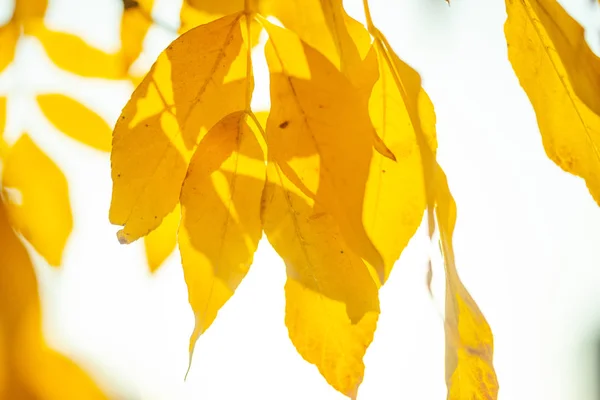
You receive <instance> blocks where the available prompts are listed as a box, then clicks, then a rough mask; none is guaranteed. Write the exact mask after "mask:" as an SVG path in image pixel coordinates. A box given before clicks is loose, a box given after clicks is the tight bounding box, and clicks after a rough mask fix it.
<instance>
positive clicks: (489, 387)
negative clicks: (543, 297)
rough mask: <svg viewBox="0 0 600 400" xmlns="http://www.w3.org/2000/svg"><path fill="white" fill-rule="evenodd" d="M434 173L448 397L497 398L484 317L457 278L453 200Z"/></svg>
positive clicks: (441, 178)
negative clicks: (443, 286)
mask: <svg viewBox="0 0 600 400" xmlns="http://www.w3.org/2000/svg"><path fill="white" fill-rule="evenodd" d="M436 172H437V175H436V189H437V196H436V216H437V221H438V224H439V225H438V226H439V233H440V241H441V245H442V253H443V255H444V264H445V269H446V316H445V330H446V384H447V386H448V400H463V399H482V400H483V399H490V400H493V399H497V398H498V380H497V379H496V372H495V371H494V367H493V354H494V339H493V336H492V331H491V329H490V326H489V325H488V323H487V321H486V319H485V317H484V316H483V314H482V313H481V311H480V310H479V307H478V306H477V304H476V303H475V300H473V298H472V297H471V295H470V294H469V292H468V291H467V289H466V288H465V286H464V285H463V283H462V282H461V280H460V278H459V276H458V272H457V270H456V264H455V261H454V249H453V246H452V235H453V232H454V225H455V223H456V204H455V203H454V199H453V198H452V195H451V194H450V190H449V188H448V182H447V181H446V176H445V175H444V173H443V171H442V170H441V168H439V167H438V169H437V171H436Z"/></svg>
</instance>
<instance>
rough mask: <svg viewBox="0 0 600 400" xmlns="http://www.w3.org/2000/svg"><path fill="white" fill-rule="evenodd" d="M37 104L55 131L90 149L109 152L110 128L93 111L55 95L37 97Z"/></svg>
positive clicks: (67, 98)
mask: <svg viewBox="0 0 600 400" xmlns="http://www.w3.org/2000/svg"><path fill="white" fill-rule="evenodd" d="M37 102H38V104H39V106H40V108H41V110H42V112H43V113H44V115H45V116H46V118H47V119H48V120H49V121H50V122H51V123H52V124H53V125H54V126H55V127H56V129H58V130H59V131H61V132H62V133H64V134H66V135H67V136H70V137H72V138H73V139H75V140H77V141H79V142H81V143H83V144H86V145H88V146H90V147H93V148H95V149H98V150H100V151H110V147H111V144H110V142H111V137H112V133H111V128H110V127H109V126H108V124H107V123H106V121H104V119H102V117H100V116H99V115H98V114H96V113H95V112H94V111H92V110H90V109H89V108H87V107H85V106H84V105H83V104H81V103H80V102H78V101H75V100H73V99H72V98H70V97H67V96H65V95H62V94H57V93H53V94H43V95H39V96H37Z"/></svg>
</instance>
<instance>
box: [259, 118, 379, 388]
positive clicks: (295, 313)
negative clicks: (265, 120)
mask: <svg viewBox="0 0 600 400" xmlns="http://www.w3.org/2000/svg"><path fill="white" fill-rule="evenodd" d="M277 121H278V120H277V119H271V118H270V119H269V123H270V124H274V123H277ZM262 216H263V224H264V230H265V233H266V235H267V237H268V239H269V242H270V243H271V245H272V246H273V248H274V249H275V251H277V253H278V254H279V255H280V256H281V258H282V259H283V260H284V261H285V264H286V267H287V277H288V279H287V282H286V285H285V297H286V308H285V323H286V326H287V328H288V331H289V335H290V339H291V340H292V343H294V346H295V347H296V349H297V350H298V353H300V355H302V357H303V358H304V359H305V360H306V361H308V362H310V363H312V364H315V365H316V366H317V367H318V369H319V371H320V372H321V374H322V375H323V377H324V378H325V379H326V380H327V382H328V383H329V384H330V385H331V386H333V387H334V388H335V389H336V390H338V391H340V392H341V393H343V394H345V395H347V396H349V397H351V398H355V397H356V394H357V391H358V387H359V385H360V383H361V382H362V380H363V375H364V368H365V366H364V363H363V357H364V355H365V352H366V350H367V347H368V346H369V344H370V343H371V341H372V340H373V334H374V332H375V328H376V325H377V318H378V316H379V300H378V295H377V285H376V284H375V281H374V280H373V278H372V277H371V275H370V272H369V270H368V268H367V266H366V265H365V263H364V262H363V261H362V260H361V259H360V257H358V256H357V255H356V254H354V252H353V249H352V247H350V246H348V245H347V244H346V242H345V241H344V238H343V235H342V234H341V232H340V229H339V228H338V225H337V223H336V221H335V219H334V218H333V216H332V215H331V214H330V213H328V212H327V211H325V210H324V209H323V208H322V207H320V206H319V204H316V203H315V202H314V200H313V199H312V198H311V197H310V196H307V195H306V194H304V193H302V191H301V190H300V189H299V188H298V187H297V186H296V184H295V183H294V182H293V181H292V180H290V179H289V178H288V177H287V176H286V174H285V173H284V171H283V170H282V168H280V166H279V163H278V162H277V161H276V159H272V158H271V159H270V160H269V164H268V167H267V185H266V187H265V192H264V195H263V212H262Z"/></svg>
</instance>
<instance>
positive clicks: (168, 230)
mask: <svg viewBox="0 0 600 400" xmlns="http://www.w3.org/2000/svg"><path fill="white" fill-rule="evenodd" d="M180 219H181V209H180V208H179V205H177V207H175V209H174V210H173V211H171V213H170V214H168V215H167V216H166V217H165V218H164V219H163V220H162V223H161V224H160V225H159V227H158V228H156V229H155V230H153V231H152V232H150V233H149V234H148V235H147V236H146V237H144V249H145V250H146V260H147V261H148V267H149V268H150V272H152V273H154V272H156V271H157V270H158V269H159V268H160V266H161V265H162V263H163V262H165V260H166V259H167V257H169V256H170V255H171V253H173V250H175V247H176V246H177V229H179V220H180Z"/></svg>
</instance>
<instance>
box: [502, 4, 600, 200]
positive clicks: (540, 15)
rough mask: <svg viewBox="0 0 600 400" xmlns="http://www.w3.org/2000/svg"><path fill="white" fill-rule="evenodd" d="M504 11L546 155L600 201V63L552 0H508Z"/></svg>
mask: <svg viewBox="0 0 600 400" xmlns="http://www.w3.org/2000/svg"><path fill="white" fill-rule="evenodd" d="M506 12H507V14H508V18H507V20H506V24H505V26H504V32H505V34H506V41H507V43H508V57H509V59H510V61H511V63H512V66H513V69H514V70H515V73H516V75H517V77H518V78H519V82H520V83H521V86H522V87H523V89H524V90H525V92H526V93H527V96H528V97H529V100H530V101H531V104H532V105H533V108H534V110H535V113H536V116H537V122H538V126H539V129H540V133H541V134H542V141H543V143H544V148H545V149H546V154H547V155H548V157H549V158H550V159H552V160H553V161H554V162H555V163H556V164H557V165H558V166H560V167H561V168H562V169H564V170H565V171H567V172H570V173H572V174H575V175H577V176H580V177H582V178H583V179H585V182H586V184H587V187H588V189H589V191H590V193H591V194H592V197H593V198H594V200H595V201H596V203H598V204H600V116H599V114H598V112H599V111H600V61H599V60H598V58H597V57H596V56H595V55H594V54H593V53H592V52H591V50H590V49H589V47H588V46H587V44H586V42H585V38H584V36H583V29H582V28H581V27H580V26H579V24H577V22H575V21H574V20H573V19H572V18H571V17H570V16H569V15H568V14H567V13H566V12H565V11H564V10H563V9H562V7H561V6H560V5H559V4H558V3H556V2H555V1H554V0H507V1H506ZM594 111H595V112H594Z"/></svg>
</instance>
